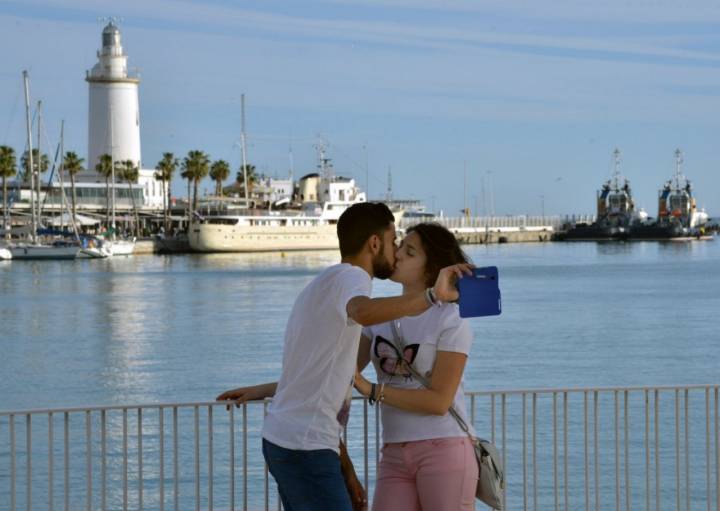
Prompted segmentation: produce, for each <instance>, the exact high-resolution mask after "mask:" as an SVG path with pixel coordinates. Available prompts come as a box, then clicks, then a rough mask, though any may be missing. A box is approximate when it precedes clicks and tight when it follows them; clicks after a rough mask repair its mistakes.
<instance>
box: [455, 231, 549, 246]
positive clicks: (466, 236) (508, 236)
mask: <svg viewBox="0 0 720 511" xmlns="http://www.w3.org/2000/svg"><path fill="white" fill-rule="evenodd" d="M553 232H554V231H553V229H552V228H550V229H542V230H522V231H521V230H517V231H506V230H500V231H498V230H495V231H487V232H485V231H472V232H454V234H455V237H456V238H457V239H458V241H459V242H460V243H461V244H467V245H473V244H474V245H477V244H493V243H536V242H540V243H542V242H546V241H552V235H553Z"/></svg>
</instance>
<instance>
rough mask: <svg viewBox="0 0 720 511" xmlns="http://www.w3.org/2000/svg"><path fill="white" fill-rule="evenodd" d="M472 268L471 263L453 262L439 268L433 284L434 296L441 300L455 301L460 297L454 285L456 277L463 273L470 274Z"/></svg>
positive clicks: (458, 277)
mask: <svg viewBox="0 0 720 511" xmlns="http://www.w3.org/2000/svg"><path fill="white" fill-rule="evenodd" d="M473 268H474V266H473V265H471V264H453V265H452V266H447V267H445V268H443V269H442V270H440V273H439V274H438V278H437V280H436V281H435V285H434V286H433V290H434V291H435V297H436V298H437V299H438V300H440V301H441V302H454V301H456V300H457V299H458V298H459V297H460V293H459V292H458V290H457V287H456V285H455V283H456V282H457V279H461V278H463V275H470V276H472V274H473V271H472V270H473Z"/></svg>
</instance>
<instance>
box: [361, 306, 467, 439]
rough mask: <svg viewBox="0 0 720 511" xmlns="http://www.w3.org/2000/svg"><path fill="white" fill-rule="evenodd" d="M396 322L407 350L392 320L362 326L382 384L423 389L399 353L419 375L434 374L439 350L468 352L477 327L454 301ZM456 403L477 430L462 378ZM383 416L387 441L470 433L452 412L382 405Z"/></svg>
mask: <svg viewBox="0 0 720 511" xmlns="http://www.w3.org/2000/svg"><path fill="white" fill-rule="evenodd" d="M395 323H396V325H398V327H399V328H398V331H399V333H400V335H401V336H402V338H403V342H402V345H404V349H402V350H401V349H400V347H399V346H400V344H399V343H398V342H396V341H395V340H394V336H393V329H392V326H391V324H390V323H389V322H388V323H382V324H380V325H373V326H371V327H365V328H363V335H364V336H365V337H367V338H369V339H370V340H371V343H370V359H371V361H372V363H373V365H374V366H375V371H376V372H377V380H378V382H379V383H385V384H386V385H389V386H392V387H397V388H403V389H424V388H425V387H424V386H423V384H422V383H420V382H419V381H417V379H416V378H415V377H413V376H412V374H409V372H407V369H405V368H403V367H402V365H398V364H397V360H398V357H399V356H402V357H403V358H404V359H405V360H406V361H407V362H410V363H411V364H412V365H413V367H414V368H415V369H416V370H417V371H418V372H419V373H420V374H423V375H425V376H427V377H429V378H432V369H433V366H434V364H435V359H436V357H437V352H438V351H450V352H454V353H464V354H465V355H468V354H469V353H470V345H471V344H472V331H471V330H470V326H469V325H468V323H467V321H466V320H464V319H462V318H461V317H460V314H459V311H458V307H457V305H455V304H443V305H441V306H439V307H430V308H429V309H428V310H427V311H425V312H424V313H422V314H420V315H418V316H408V317H404V318H402V319H401V320H398V321H396V322H395ZM453 407H454V408H455V410H456V411H457V412H458V413H459V414H460V416H461V417H462V418H463V419H464V420H465V423H466V424H467V425H468V426H469V428H470V433H471V434H473V435H474V434H475V431H474V430H473V428H472V425H471V424H470V421H469V420H468V419H467V413H466V411H465V396H464V389H463V384H462V381H461V382H460V385H458V389H457V392H456V394H455V400H454V402H453ZM381 416H382V424H383V441H384V442H386V443H394V442H411V441H415V440H429V439H433V438H447V437H458V436H465V433H464V432H463V430H462V428H460V426H459V425H458V423H457V421H456V420H455V419H454V418H453V416H452V415H450V414H449V413H446V414H445V415H442V416H439V415H429V414H423V413H416V412H409V411H405V410H401V409H400V408H395V407H393V406H390V405H388V404H383V405H382V412H381Z"/></svg>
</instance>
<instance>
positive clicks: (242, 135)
mask: <svg viewBox="0 0 720 511" xmlns="http://www.w3.org/2000/svg"><path fill="white" fill-rule="evenodd" d="M240 115H241V121H240V122H241V128H240V149H241V152H242V171H243V185H244V187H245V206H246V207H248V206H247V205H248V204H250V202H249V201H250V198H249V197H248V176H247V147H246V145H245V94H244V93H243V94H240Z"/></svg>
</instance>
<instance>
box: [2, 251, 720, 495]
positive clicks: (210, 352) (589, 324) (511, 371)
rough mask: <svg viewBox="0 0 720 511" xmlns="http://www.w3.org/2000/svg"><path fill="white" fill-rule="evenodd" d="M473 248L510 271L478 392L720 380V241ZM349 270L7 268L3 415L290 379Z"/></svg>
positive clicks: (306, 258)
mask: <svg viewBox="0 0 720 511" xmlns="http://www.w3.org/2000/svg"><path fill="white" fill-rule="evenodd" d="M466 249H467V252H468V254H469V255H470V256H471V258H472V259H473V261H474V262H475V264H477V265H480V266H485V265H496V266H498V267H499V271H500V287H501V290H502V299H503V313H502V315H501V316H499V317H492V318H479V319H472V320H470V323H471V325H472V329H473V332H474V335H475V339H474V344H473V348H472V353H471V356H470V359H469V361H468V365H467V369H466V374H465V388H466V390H470V391H478V390H493V389H516V388H542V387H563V388H566V387H594V386H633V385H682V384H695V383H717V382H718V375H719V374H720V371H719V369H720V362H719V361H720V328H719V325H718V317H717V311H718V310H720V267H719V265H718V261H720V244H719V243H718V242H717V241H712V242H692V243H617V244H616V243H575V244H560V243H535V244H512V245H484V246H467V247H466ZM338 257H339V256H338V254H337V253H335V252H320V253H287V254H217V255H187V256H172V257H171V256H139V257H130V258H111V259H106V260H84V261H68V262H64V261H57V262H21V261H0V350H1V351H0V352H1V353H2V356H0V410H17V409H30V408H58V407H72V406H89V405H111V404H121V405H122V404H147V403H160V402H191V401H208V400H211V399H213V398H214V396H216V395H217V394H219V393H220V392H221V391H223V390H226V389H228V388H231V387H235V386H239V385H246V384H253V383H259V382H265V381H272V380H275V379H277V377H278V374H279V371H280V366H281V355H282V341H283V331H284V328H285V322H286V320H287V317H288V314H289V311H290V308H291V306H292V303H293V300H294V299H295V297H296V296H297V294H298V292H299V291H300V290H301V289H302V287H303V286H304V285H305V284H307V283H308V282H309V281H310V280H311V279H312V278H313V276H314V275H316V274H317V273H318V272H319V271H320V270H321V269H322V268H324V267H325V266H327V265H330V264H333V263H334V262H336V261H337V260H338ZM373 292H374V294H375V295H376V296H385V295H391V294H395V293H397V292H399V288H398V286H397V285H396V284H393V283H391V282H383V281H375V282H374V288H373ZM2 428H4V429H3V430H2V431H0V433H1V434H3V435H6V434H7V433H6V431H7V425H6V424H5V425H3V424H0V429H2ZM0 445H4V444H0ZM7 457H8V453H7V452H6V451H4V452H0V485H1V486H0V502H6V501H5V500H3V499H5V498H6V497H7V491H8V490H7V477H8V470H7V466H8V465H7ZM257 491H258V492H260V490H259V489H258V490H257ZM3 495H4V496H3ZM251 500H252V499H251Z"/></svg>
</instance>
